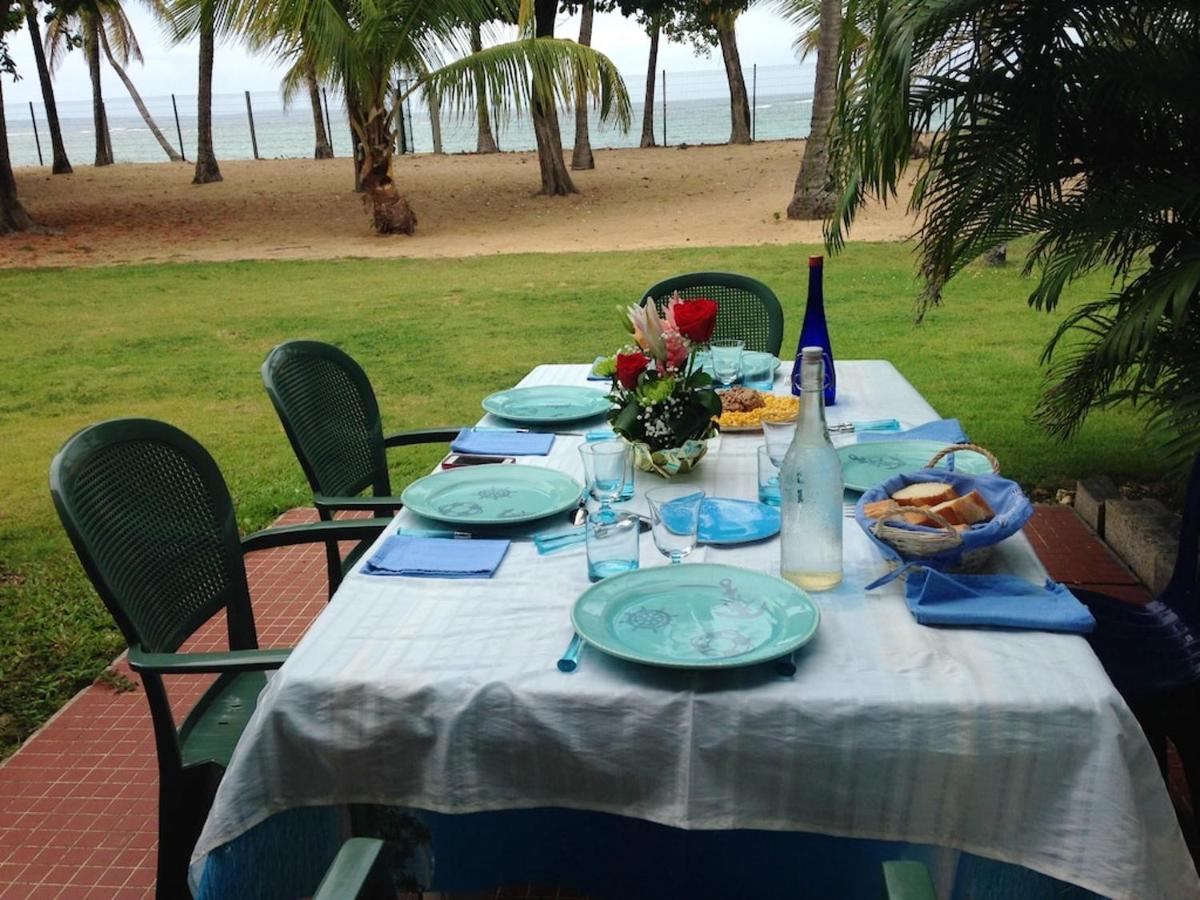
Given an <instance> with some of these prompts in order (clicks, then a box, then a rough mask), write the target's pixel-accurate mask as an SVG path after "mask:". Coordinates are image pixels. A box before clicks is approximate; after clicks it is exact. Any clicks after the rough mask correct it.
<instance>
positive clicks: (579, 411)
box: [483, 384, 612, 425]
mask: <svg viewBox="0 0 1200 900" xmlns="http://www.w3.org/2000/svg"><path fill="white" fill-rule="evenodd" d="M611 407H612V402H611V401H610V400H609V399H608V395H607V394H606V393H604V391H598V390H596V389H595V388H585V387H574V386H571V385H558V384H544V385H536V386H534V387H519V388H510V389H508V390H507V391H497V392H496V393H494V394H490V395H488V396H487V397H484V398H483V408H484V409H486V410H487V411H488V412H490V413H491V414H492V415H493V416H499V417H500V418H501V419H507V420H508V421H510V422H517V423H519V424H522V425H549V424H552V423H555V422H575V421H578V420H579V419H590V418H591V417H592V416H599V415H601V414H603V413H606V412H608V410H609V409H610V408H611Z"/></svg>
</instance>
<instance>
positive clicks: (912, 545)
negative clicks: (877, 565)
mask: <svg viewBox="0 0 1200 900" xmlns="http://www.w3.org/2000/svg"><path fill="white" fill-rule="evenodd" d="M962 450H971V451H974V452H975V453H979V454H981V455H982V456H983V457H985V458H986V459H987V461H988V462H989V463H990V464H991V466H992V472H993V473H995V474H996V475H999V474H1000V462H999V461H998V460H997V459H996V457H995V455H994V454H993V453H992V452H991V451H990V450H987V449H985V448H983V447H980V446H979V445H977V444H953V445H951V446H949V447H944V448H942V449H941V450H939V451H938V452H937V453H936V454H934V456H933V458H932V459H930V460H929V462H927V463H926V464H925V468H926V469H932V468H934V467H935V466H936V465H937V464H938V463H939V462H940V461H941V459H942V457H944V456H946V455H947V454H950V453H955V452H958V451H962ZM906 512H916V513H920V514H921V515H924V516H926V517H928V518H930V519H933V520H934V521H935V522H936V523H937V527H936V528H933V527H923V528H914V527H913V526H911V525H910V524H908V523H906V522H904V520H903V519H902V518H901V514H902V513H906ZM872 533H873V534H874V535H875V537H877V538H879V540H881V541H883V542H884V543H885V544H887V545H888V546H889V547H891V548H892V549H893V550H895V551H896V552H897V553H899V554H900V556H902V557H903V558H904V559H905V560H907V561H910V562H911V561H913V560H920V559H922V558H925V557H933V556H939V555H941V554H944V553H948V552H950V551H954V550H957V549H958V548H959V547H961V546H962V543H963V537H962V534H961V533H960V532H959V531H958V530H956V529H955V528H954V526H953V525H951V524H950V523H949V522H948V521H946V519H945V518H943V517H942V516H940V515H939V514H938V513H935V512H933V510H931V509H929V508H928V507H918V506H898V507H897V508H896V509H894V510H892V511H890V512H889V513H888V514H887V515H885V516H884V517H883V518H881V519H880V520H879V521H877V522H876V523H875V524H874V526H873V528H872ZM992 549H993V547H991V546H989V547H977V548H975V549H970V550H966V551H964V552H963V554H962V557H961V561H960V562H959V563H958V565H956V566H954V567H953V568H954V570H956V571H961V572H970V571H974V570H977V569H979V568H982V567H983V566H984V565H985V564H986V563H987V561H988V559H989V557H990V556H991V555H992Z"/></svg>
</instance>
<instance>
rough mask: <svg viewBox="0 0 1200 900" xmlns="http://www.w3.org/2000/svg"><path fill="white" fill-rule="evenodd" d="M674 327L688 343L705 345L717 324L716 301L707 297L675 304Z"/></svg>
mask: <svg viewBox="0 0 1200 900" xmlns="http://www.w3.org/2000/svg"><path fill="white" fill-rule="evenodd" d="M674 313H675V327H676V328H678V329H679V333H680V334H682V335H683V336H684V337H685V338H687V339H688V340H689V341H694V342H695V343H697V344H703V343H706V342H707V341H708V340H709V339H710V338H711V337H712V333H713V328H714V327H715V326H716V324H717V301H716V300H709V299H708V298H707V297H697V298H696V299H694V300H684V301H683V302H681V303H676V304H675V309H674Z"/></svg>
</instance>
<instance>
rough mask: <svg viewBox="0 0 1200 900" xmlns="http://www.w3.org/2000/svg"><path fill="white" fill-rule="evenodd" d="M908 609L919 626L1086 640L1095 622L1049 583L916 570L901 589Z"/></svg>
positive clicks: (1071, 597)
mask: <svg viewBox="0 0 1200 900" xmlns="http://www.w3.org/2000/svg"><path fill="white" fill-rule="evenodd" d="M904 593H905V599H906V600H907V601H908V608H909V610H910V611H911V612H912V614H913V618H915V619H916V620H917V621H918V622H920V623H921V624H922V625H961V626H967V627H972V626H975V627H978V626H985V627H997V628H1025V629H1030V630H1034V631H1066V632H1070V633H1072V634H1086V633H1087V632H1089V631H1091V630H1092V629H1093V628H1095V627H1096V620H1095V619H1094V618H1092V614H1091V613H1090V612H1089V611H1088V608H1087V607H1086V606H1084V605H1083V604H1082V603H1080V602H1079V601H1078V600H1077V599H1076V598H1075V595H1074V594H1072V593H1071V592H1070V591H1069V590H1067V589H1066V588H1065V587H1063V586H1062V585H1061V584H1058V583H1057V582H1055V581H1051V580H1050V579H1046V584H1045V585H1044V586H1042V585H1036V584H1031V583H1030V582H1028V581H1026V580H1025V579H1023V578H1016V577H1014V576H1012V575H946V574H944V573H942V572H938V571H937V570H935V569H925V568H922V569H917V570H916V571H914V572H911V573H910V574H909V576H908V581H907V582H906V584H905V588H904Z"/></svg>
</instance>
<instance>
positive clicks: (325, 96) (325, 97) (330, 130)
mask: <svg viewBox="0 0 1200 900" xmlns="http://www.w3.org/2000/svg"><path fill="white" fill-rule="evenodd" d="M321 99H322V100H324V101H325V133H326V134H327V135H329V152H330V153H331V154H332V153H333V126H331V125H330V124H329V95H328V94H327V93H325V88H321ZM351 146H353V145H351Z"/></svg>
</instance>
